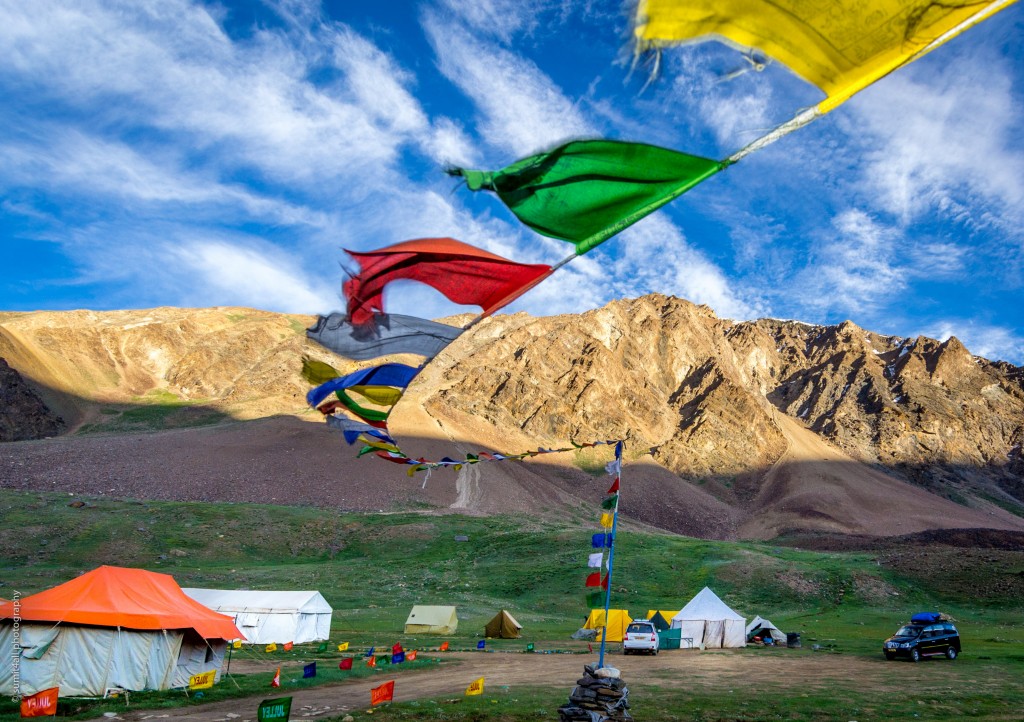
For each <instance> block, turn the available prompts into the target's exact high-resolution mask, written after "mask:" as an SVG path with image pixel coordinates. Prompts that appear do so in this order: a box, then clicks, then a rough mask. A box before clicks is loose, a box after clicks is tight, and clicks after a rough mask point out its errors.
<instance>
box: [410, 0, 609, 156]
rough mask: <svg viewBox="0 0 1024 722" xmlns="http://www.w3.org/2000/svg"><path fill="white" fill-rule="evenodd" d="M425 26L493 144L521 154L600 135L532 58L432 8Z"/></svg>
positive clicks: (444, 67) (448, 74) (440, 59)
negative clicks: (478, 34) (470, 30)
mask: <svg viewBox="0 0 1024 722" xmlns="http://www.w3.org/2000/svg"><path fill="white" fill-rule="evenodd" d="M423 27H424V29H425V30H426V32H427V36H428V38H429V39H430V42H431V44H432V45H433V47H434V52H435V53H436V54H437V56H438V62H439V66H440V70H441V72H442V73H443V74H444V76H445V77H446V78H448V79H449V80H450V81H451V82H452V83H454V84H455V85H456V86H458V88H459V89H460V90H461V91H462V92H463V93H464V94H465V95H466V96H467V97H469V98H470V99H471V100H472V101H473V103H474V104H475V105H476V107H477V110H478V112H479V113H480V128H479V130H480V135H481V137H483V138H485V139H486V140H487V142H488V143H490V144H491V145H494V146H496V147H497V148H500V149H502V150H506V151H509V152H511V153H513V154H515V155H516V156H522V155H528V154H530V153H534V152H537V151H540V150H543V149H546V148H548V147H549V146H552V145H555V144H556V143H558V142H560V141H564V140H568V139H571V138H576V137H580V136H593V135H595V134H596V132H597V131H596V129H595V128H594V127H593V126H592V125H591V124H590V123H589V122H588V121H587V120H586V118H585V117H584V116H583V113H582V112H580V110H579V108H577V107H576V105H575V103H574V102H573V101H571V100H570V99H569V98H567V97H566V95H565V93H564V92H563V91H562V90H561V88H559V87H558V86H557V85H555V83H554V82H552V80H551V79H550V78H549V77H548V76H547V75H546V74H545V73H544V72H543V71H541V69H540V68H538V67H537V65H536V64H535V63H534V62H533V61H532V60H529V59H527V58H525V57H522V56H520V55H517V54H516V53H513V52H511V51H508V50H505V49H503V48H500V47H498V46H496V45H493V44H489V43H485V42H482V41H480V40H478V39H477V38H475V37H474V36H473V35H471V34H470V33H468V32H467V31H466V30H465V29H464V28H462V27H460V26H459V25H457V24H452V23H450V22H446V21H445V20H443V19H442V18H441V17H439V16H438V15H437V14H435V13H432V12H426V13H424V19H423Z"/></svg>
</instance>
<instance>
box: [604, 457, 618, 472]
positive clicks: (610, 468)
mask: <svg viewBox="0 0 1024 722" xmlns="http://www.w3.org/2000/svg"><path fill="white" fill-rule="evenodd" d="M604 470H605V471H607V472H608V475H609V476H621V475H622V459H615V460H614V461H609V462H608V463H607V464H605V465H604Z"/></svg>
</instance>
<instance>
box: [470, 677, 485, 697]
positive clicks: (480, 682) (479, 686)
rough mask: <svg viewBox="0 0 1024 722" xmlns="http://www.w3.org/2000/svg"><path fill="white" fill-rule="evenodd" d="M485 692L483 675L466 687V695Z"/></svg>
mask: <svg viewBox="0 0 1024 722" xmlns="http://www.w3.org/2000/svg"><path fill="white" fill-rule="evenodd" d="M483 693H484V678H483V677H481V678H480V679H475V680H473V682H472V683H471V684H470V685H469V686H468V687H466V696H469V695H473V694H483Z"/></svg>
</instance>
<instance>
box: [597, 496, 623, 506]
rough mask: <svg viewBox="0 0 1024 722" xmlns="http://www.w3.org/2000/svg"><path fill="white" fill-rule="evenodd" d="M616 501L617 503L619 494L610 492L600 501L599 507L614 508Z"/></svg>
mask: <svg viewBox="0 0 1024 722" xmlns="http://www.w3.org/2000/svg"><path fill="white" fill-rule="evenodd" d="M618 503H619V495H618V494H612V495H611V496H609V497H608V498H607V499H605V500H604V501H602V502H601V508H602V509H614V508H615V506H616V505H617V504H618Z"/></svg>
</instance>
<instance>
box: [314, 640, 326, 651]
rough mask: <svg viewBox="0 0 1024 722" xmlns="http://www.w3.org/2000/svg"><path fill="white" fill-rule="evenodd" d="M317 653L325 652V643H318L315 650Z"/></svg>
mask: <svg viewBox="0 0 1024 722" xmlns="http://www.w3.org/2000/svg"><path fill="white" fill-rule="evenodd" d="M316 651H317V653H320V652H326V651H327V642H320V646H319V647H317V648H316Z"/></svg>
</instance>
